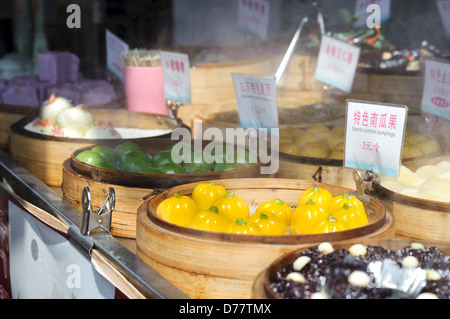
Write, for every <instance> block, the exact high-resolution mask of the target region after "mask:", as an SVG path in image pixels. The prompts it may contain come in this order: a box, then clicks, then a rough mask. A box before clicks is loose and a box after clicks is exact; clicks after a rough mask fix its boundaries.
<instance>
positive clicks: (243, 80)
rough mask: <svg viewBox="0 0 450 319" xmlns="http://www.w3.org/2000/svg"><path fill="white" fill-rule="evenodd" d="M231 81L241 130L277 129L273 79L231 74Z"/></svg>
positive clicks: (274, 82) (274, 83)
mask: <svg viewBox="0 0 450 319" xmlns="http://www.w3.org/2000/svg"><path fill="white" fill-rule="evenodd" d="M233 81H234V89H235V92H236V99H237V104H238V109H239V118H240V121H241V126H242V128H254V129H260V128H266V129H269V131H270V129H272V128H278V110H277V96H276V81H275V78H274V77H259V76H252V75H241V74H233ZM274 134H275V132H274Z"/></svg>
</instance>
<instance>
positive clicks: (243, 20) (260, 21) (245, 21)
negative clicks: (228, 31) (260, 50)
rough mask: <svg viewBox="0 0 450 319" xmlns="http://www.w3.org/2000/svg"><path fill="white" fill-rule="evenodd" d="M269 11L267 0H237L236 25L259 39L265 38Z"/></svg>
mask: <svg viewBox="0 0 450 319" xmlns="http://www.w3.org/2000/svg"><path fill="white" fill-rule="evenodd" d="M269 12H270V3H269V2H268V1H264V0H238V26H239V28H240V29H242V30H244V31H246V32H249V33H250V34H253V35H255V36H257V37H258V38H260V39H261V40H267V29H268V26H269Z"/></svg>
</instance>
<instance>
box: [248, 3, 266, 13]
mask: <svg viewBox="0 0 450 319" xmlns="http://www.w3.org/2000/svg"><path fill="white" fill-rule="evenodd" d="M242 4H243V5H244V7H247V8H249V9H250V10H253V11H254V12H256V13H260V14H262V15H264V13H265V12H266V7H265V5H264V4H262V3H260V2H258V1H254V0H242Z"/></svg>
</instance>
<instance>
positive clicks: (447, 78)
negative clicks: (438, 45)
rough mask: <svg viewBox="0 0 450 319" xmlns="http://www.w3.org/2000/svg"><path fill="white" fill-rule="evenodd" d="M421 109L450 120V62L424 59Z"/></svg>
mask: <svg viewBox="0 0 450 319" xmlns="http://www.w3.org/2000/svg"><path fill="white" fill-rule="evenodd" d="M424 72H425V73H424V78H425V79H424V81H425V84H424V89H423V96H422V111H423V112H426V113H430V114H433V115H436V116H439V117H442V118H444V119H447V120H450V63H448V62H447V61H440V60H436V59H427V60H425V71H424Z"/></svg>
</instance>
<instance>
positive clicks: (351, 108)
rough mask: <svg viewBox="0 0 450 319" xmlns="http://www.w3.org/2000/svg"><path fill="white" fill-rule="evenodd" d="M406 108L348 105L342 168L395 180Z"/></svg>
mask: <svg viewBox="0 0 450 319" xmlns="http://www.w3.org/2000/svg"><path fill="white" fill-rule="evenodd" d="M407 116H408V107H407V106H405V105H388V104H381V103H379V104H376V103H374V102H364V101H356V100H348V101H347V115H346V135H345V153H344V166H345V167H349V168H354V169H361V170H367V171H373V172H375V173H379V174H384V175H388V176H393V177H398V176H399V172H400V167H401V161H402V157H401V155H402V149H403V138H404V134H405V129H406V120H407Z"/></svg>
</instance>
